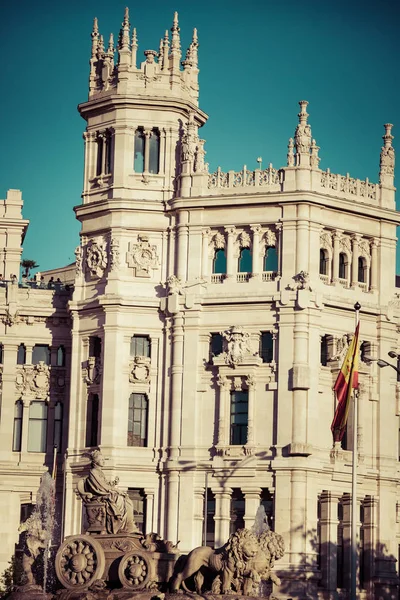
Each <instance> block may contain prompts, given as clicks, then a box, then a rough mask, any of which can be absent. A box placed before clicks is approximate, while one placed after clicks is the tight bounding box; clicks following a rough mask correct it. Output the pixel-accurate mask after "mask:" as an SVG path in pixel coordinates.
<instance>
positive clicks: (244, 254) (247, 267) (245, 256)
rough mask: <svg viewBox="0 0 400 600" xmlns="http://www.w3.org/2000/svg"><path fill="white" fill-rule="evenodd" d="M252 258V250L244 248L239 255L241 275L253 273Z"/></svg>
mask: <svg viewBox="0 0 400 600" xmlns="http://www.w3.org/2000/svg"><path fill="white" fill-rule="evenodd" d="M251 268H252V256H251V250H250V248H242V249H241V250H240V255H239V265H238V271H239V273H251Z"/></svg>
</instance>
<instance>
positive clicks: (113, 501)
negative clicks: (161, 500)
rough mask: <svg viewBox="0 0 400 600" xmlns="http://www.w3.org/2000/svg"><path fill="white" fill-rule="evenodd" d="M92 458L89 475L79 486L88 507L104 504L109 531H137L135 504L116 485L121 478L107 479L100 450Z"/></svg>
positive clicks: (106, 524) (92, 453)
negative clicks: (134, 512) (134, 516)
mask: <svg viewBox="0 0 400 600" xmlns="http://www.w3.org/2000/svg"><path fill="white" fill-rule="evenodd" d="M90 458H91V461H92V464H91V469H90V471H89V475H88V476H87V477H84V478H82V479H81V480H80V481H79V482H78V486H77V490H78V493H79V495H80V496H81V498H82V500H83V502H84V503H85V504H86V508H87V509H89V508H90V504H95V503H101V504H103V505H104V508H105V515H106V520H105V527H106V530H107V533H137V532H138V531H139V530H138V528H137V527H136V525H135V521H134V518H133V504H132V502H131V499H130V498H129V496H128V495H127V494H125V493H124V492H122V491H120V490H119V489H118V488H117V487H116V484H117V483H118V481H119V479H118V478H116V479H114V480H113V481H108V480H107V479H106V477H105V475H104V472H103V470H102V467H104V463H105V461H104V457H103V455H102V453H101V451H100V450H93V451H92V452H91V453H90ZM88 516H89V510H88ZM97 520H98V519H97ZM90 521H91V519H90V518H89V522H90Z"/></svg>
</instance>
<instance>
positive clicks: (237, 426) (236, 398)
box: [230, 390, 248, 446]
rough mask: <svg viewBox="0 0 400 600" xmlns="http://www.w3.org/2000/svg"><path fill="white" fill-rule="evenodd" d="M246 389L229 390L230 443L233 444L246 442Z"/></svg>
mask: <svg viewBox="0 0 400 600" xmlns="http://www.w3.org/2000/svg"><path fill="white" fill-rule="evenodd" d="M247 424H248V391H247V390H242V391H234V392H231V423H230V426H231V429H230V443H231V444H232V445H233V446H237V445H241V444H245V443H246V442H247Z"/></svg>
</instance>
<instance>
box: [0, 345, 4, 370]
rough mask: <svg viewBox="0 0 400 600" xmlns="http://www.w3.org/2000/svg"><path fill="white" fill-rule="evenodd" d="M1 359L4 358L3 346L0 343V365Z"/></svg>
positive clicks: (0, 363)
mask: <svg viewBox="0 0 400 600" xmlns="http://www.w3.org/2000/svg"><path fill="white" fill-rule="evenodd" d="M3 360H4V346H3V344H1V343H0V365H2V364H3Z"/></svg>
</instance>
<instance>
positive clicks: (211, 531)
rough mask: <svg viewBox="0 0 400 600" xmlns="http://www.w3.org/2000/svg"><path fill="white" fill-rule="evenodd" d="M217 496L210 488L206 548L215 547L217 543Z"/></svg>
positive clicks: (208, 490)
mask: <svg viewBox="0 0 400 600" xmlns="http://www.w3.org/2000/svg"><path fill="white" fill-rule="evenodd" d="M214 517H215V495H214V494H213V492H212V491H211V489H210V488H208V489H207V525H206V546H211V547H213V546H214V543H215V520H214Z"/></svg>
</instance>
